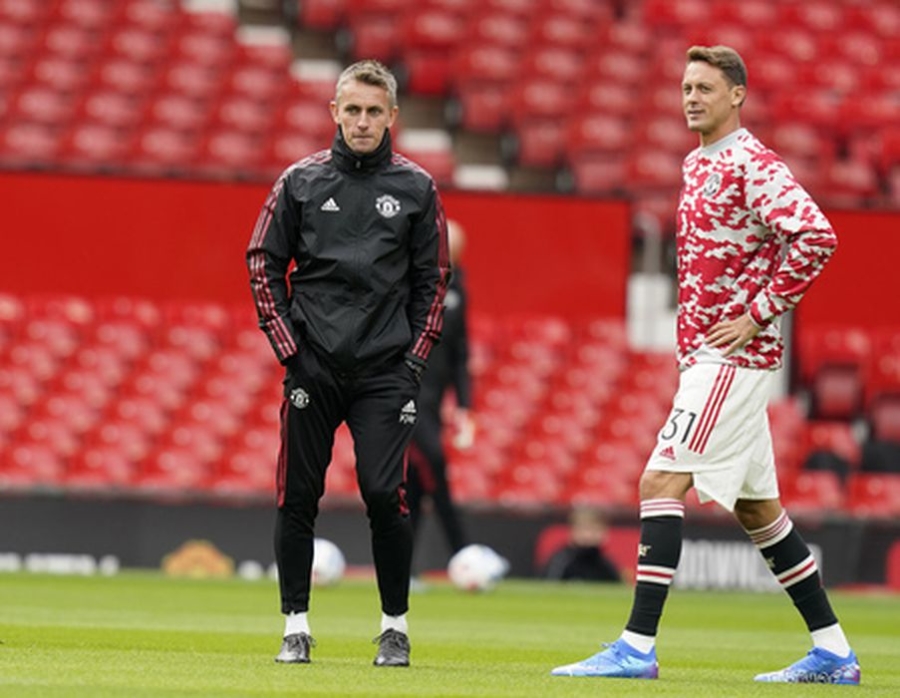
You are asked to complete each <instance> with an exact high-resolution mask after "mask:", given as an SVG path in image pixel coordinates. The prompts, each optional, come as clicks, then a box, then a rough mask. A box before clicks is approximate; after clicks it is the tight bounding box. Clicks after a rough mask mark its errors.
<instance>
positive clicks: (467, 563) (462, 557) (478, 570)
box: [447, 544, 509, 591]
mask: <svg viewBox="0 0 900 698" xmlns="http://www.w3.org/2000/svg"><path fill="white" fill-rule="evenodd" d="M508 571H509V562H508V561H507V560H506V559H505V558H503V557H501V556H500V555H498V554H497V553H496V552H495V551H494V550H493V549H491V548H489V547H488V546H486V545H480V544H474V545H467V546H466V547H465V548H463V549H462V550H460V551H459V552H457V553H456V554H455V555H454V556H453V557H451V558H450V563H449V564H448V565H447V575H448V576H449V577H450V581H451V582H453V584H454V586H456V587H457V588H458V589H462V590H463V591H490V590H491V589H493V588H494V587H495V586H496V585H497V584H498V582H500V580H501V579H503V577H504V576H505V575H506V573H507V572H508Z"/></svg>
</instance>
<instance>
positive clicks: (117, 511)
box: [0, 495, 900, 590]
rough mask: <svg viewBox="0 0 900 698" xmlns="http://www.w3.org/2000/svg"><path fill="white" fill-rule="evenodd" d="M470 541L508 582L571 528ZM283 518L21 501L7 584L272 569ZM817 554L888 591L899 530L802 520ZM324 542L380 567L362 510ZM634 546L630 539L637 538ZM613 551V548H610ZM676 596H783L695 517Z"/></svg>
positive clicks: (513, 525) (733, 537)
mask: <svg viewBox="0 0 900 698" xmlns="http://www.w3.org/2000/svg"><path fill="white" fill-rule="evenodd" d="M464 515H465V517H466V522H467V527H468V528H469V530H470V531H472V533H473V537H474V539H475V540H476V541H477V542H479V543H484V544H486V545H490V546H491V547H493V548H495V549H496V550H497V551H498V552H500V553H501V554H502V555H504V556H505V557H506V558H507V559H508V560H509V562H510V574H511V575H512V576H516V577H528V576H531V575H533V574H534V569H533V565H532V563H533V560H534V552H535V544H536V542H537V539H538V536H539V535H540V533H541V531H543V530H544V529H545V528H546V527H547V526H550V525H555V524H558V523H560V522H561V521H564V520H565V516H564V514H562V513H560V512H551V511H541V512H537V511H535V512H530V513H528V512H520V513H516V512H512V511H504V510H500V509H493V510H482V509H479V510H474V509H468V510H466V511H465V512H464ZM274 517H275V508H274V506H273V505H271V504H269V503H258V504H245V505H240V504H238V503H235V504H234V505H232V506H229V505H225V504H222V503H218V504H217V503H212V502H200V501H194V502H190V501H185V502H181V503H175V502H160V501H153V500H148V499H125V498H123V499H112V498H109V499H107V498H101V499H91V498H78V497H58V496H39V495H37V496H22V497H7V498H2V499H0V573H2V572H4V571H11V570H17V569H21V568H23V567H25V568H29V569H35V568H36V569H43V568H44V567H46V566H48V565H55V566H56V567H57V568H58V571H62V570H64V569H68V568H69V567H70V566H72V565H73V564H74V565H75V568H76V569H81V567H79V566H78V564H77V563H79V562H81V561H84V560H91V561H95V562H94V563H93V564H92V565H89V568H90V567H93V566H94V565H96V566H98V567H103V566H104V563H103V561H104V560H114V561H115V564H114V565H112V566H113V567H114V568H119V567H122V568H156V567H159V565H160V564H161V563H162V561H163V558H165V557H166V556H167V555H169V554H170V553H172V552H174V551H176V550H177V549H179V548H180V547H181V546H182V545H183V544H185V543H186V542H188V541H191V540H203V541H209V542H210V543H212V544H213V545H215V546H216V548H218V549H219V550H220V551H221V552H222V553H224V554H225V555H227V556H229V557H231V558H232V559H233V560H234V562H235V563H236V564H239V565H240V563H244V562H252V563H255V564H257V565H261V566H263V567H265V568H268V567H269V566H270V565H271V564H272V562H273V560H274V554H273V548H272V530H273V526H274ZM610 522H611V523H612V524H613V526H612V529H611V532H610V537H611V538H614V537H616V536H624V538H623V539H622V540H621V541H620V542H622V543H625V545H624V546H618V547H619V548H620V549H619V550H618V552H617V553H616V554H614V551H613V550H612V549H611V550H610V555H611V558H612V559H613V560H615V561H616V562H617V564H620V565H622V567H623V569H625V571H626V573H631V571H632V566H633V562H634V559H633V555H634V550H635V542H634V541H635V540H636V538H635V536H637V531H636V529H635V526H636V522H637V519H636V515H635V513H634V512H632V511H629V512H621V513H620V514H617V515H613V516H611V517H610ZM795 522H796V524H797V526H798V527H799V529H800V530H801V531H802V532H803V535H804V537H805V538H806V539H807V540H808V541H809V543H810V544H811V545H812V546H813V549H814V551H815V552H816V553H817V555H818V558H819V562H820V564H822V567H823V571H824V574H825V578H826V581H827V583H828V584H829V585H849V584H884V582H885V559H886V558H887V551H888V549H889V548H890V546H891V545H893V543H894V541H896V540H897V539H898V531H900V524H898V523H897V522H894V521H887V520H883V521H866V520H862V519H857V520H854V519H834V520H827V521H819V520H816V519H809V520H808V519H804V518H803V517H802V516H798V517H795ZM316 533H317V535H320V536H322V537H324V538H328V539H330V540H333V541H334V542H335V543H337V544H338V546H339V547H340V548H341V550H343V552H344V554H345V555H346V557H347V561H348V563H349V564H351V565H363V566H368V565H371V564H372V557H371V552H370V549H369V536H368V524H367V522H366V519H365V514H364V513H363V510H362V506H361V504H359V503H358V502H357V503H356V504H355V505H354V504H345V505H340V506H326V507H323V510H322V513H321V515H320V517H319V520H318V521H317V525H316ZM420 533H421V535H420V538H419V540H418V543H417V552H416V558H417V561H418V562H419V565H418V567H419V569H423V570H429V569H431V570H441V569H443V568H444V566H445V565H446V562H447V559H448V557H449V551H448V550H447V548H446V544H445V542H444V540H443V536H442V534H441V532H440V531H439V530H438V527H437V525H436V524H435V522H434V520H433V517H429V519H427V520H426V521H425V526H424V527H423V530H422V531H421V532H420ZM629 535H630V537H629ZM613 547H616V546H613ZM676 584H678V585H679V586H684V587H690V588H738V589H772V590H777V586H775V585H774V583H773V580H772V577H771V575H770V574H769V573H768V571H767V569H766V567H765V564H764V562H763V560H762V558H761V557H760V555H759V553H758V551H757V550H756V549H755V548H754V547H753V546H752V545H751V544H750V542H749V541H748V540H747V537H746V536H745V535H744V533H743V532H742V531H741V530H740V529H739V528H738V527H737V526H736V524H735V523H734V521H733V520H732V519H730V518H728V517H725V518H723V517H722V516H721V515H718V514H715V513H713V514H708V513H703V512H699V511H698V512H692V513H691V516H690V520H689V521H686V522H685V550H684V553H683V554H682V560H681V564H680V566H679V572H678V575H677V576H676Z"/></svg>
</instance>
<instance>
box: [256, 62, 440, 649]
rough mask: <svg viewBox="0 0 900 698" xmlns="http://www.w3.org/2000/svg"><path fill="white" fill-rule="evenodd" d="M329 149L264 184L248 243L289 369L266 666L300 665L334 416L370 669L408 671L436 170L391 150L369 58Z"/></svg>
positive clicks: (343, 103) (390, 118) (435, 263)
mask: <svg viewBox="0 0 900 698" xmlns="http://www.w3.org/2000/svg"><path fill="white" fill-rule="evenodd" d="M330 108H331V113H332V116H333V118H334V121H335V124H336V125H337V133H336V134H335V137H334V142H333V144H332V146H331V149H330V150H324V151H322V152H319V153H316V154H314V155H312V156H310V157H308V158H306V159H303V160H300V161H299V162H297V163H295V164H293V165H291V166H290V167H288V168H287V170H285V172H284V173H283V174H282V175H281V177H280V178H279V179H278V181H277V182H276V183H275V185H274V187H273V189H272V191H271V193H270V194H269V196H268V198H267V200H266V202H265V204H264V205H263V208H262V211H261V212H260V215H259V219H258V221H257V223H256V227H255V229H254V231H253V235H252V238H251V240H250V244H249V248H248V250H247V266H248V269H249V272H250V286H251V289H252V291H253V297H254V300H255V302H256V309H257V312H258V315H259V325H260V327H261V329H262V330H263V331H264V332H265V333H266V336H267V337H268V339H269V341H270V343H271V344H272V348H273V349H274V351H275V355H276V357H277V358H278V360H279V361H280V362H281V363H282V364H283V365H284V367H285V377H284V399H283V402H282V405H281V438H282V442H281V449H280V452H279V454H278V463H277V473H276V486H277V499H278V513H277V519H276V525H275V559H276V563H277V566H278V580H279V588H280V594H281V611H282V613H283V614H284V615H285V618H286V620H285V629H284V640H283V644H282V647H281V651H280V652H279V654H278V656H277V657H276V661H278V662H283V663H307V662H309V660H310V657H309V654H310V647H311V646H312V645H313V644H314V643H313V640H312V636H311V634H310V626H309V621H308V618H307V614H308V610H309V597H310V583H311V570H312V556H313V538H314V532H315V521H316V516H317V514H318V510H319V499H320V498H321V497H322V494H323V493H324V489H325V472H326V468H327V467H328V463H329V462H330V460H331V452H332V447H333V445H334V434H335V430H336V429H337V428H338V426H339V425H340V424H341V422H344V421H346V422H347V425H348V427H349V429H350V433H351V434H352V436H353V440H354V447H355V452H356V459H357V460H356V473H357V480H358V482H359V487H360V493H361V495H362V498H363V501H364V502H365V505H366V514H367V516H368V518H369V524H370V528H371V540H372V555H373V558H374V562H375V573H376V577H377V583H378V591H379V596H380V601H381V611H382V618H381V634H380V635H379V636H378V637H377V638H376V642H377V643H378V650H377V654H376V657H375V664H376V665H377V666H407V665H408V664H409V650H410V646H409V639H408V627H407V625H408V624H407V618H406V614H407V611H408V608H409V583H410V565H411V561H412V528H411V526H410V522H409V516H408V510H407V506H406V501H405V493H404V486H405V482H404V477H405V473H404V469H405V468H404V466H405V459H406V450H407V446H408V444H409V440H410V438H411V437H412V433H413V428H414V426H415V422H416V418H417V408H416V401H417V398H418V394H419V384H420V380H421V376H422V373H423V371H424V369H425V366H426V362H427V361H428V358H429V355H430V353H431V348H432V347H433V346H434V345H435V344H437V342H438V341H439V339H440V332H441V325H442V318H443V309H444V294H445V292H446V288H447V283H448V277H449V274H450V266H449V258H448V251H447V231H446V221H445V219H444V213H443V208H442V205H441V200H440V196H439V194H438V191H437V189H436V187H435V184H434V181H433V179H432V178H431V177H430V176H429V175H428V173H427V172H425V171H424V170H422V169H421V168H420V167H418V166H416V165H414V164H413V163H411V162H409V161H408V160H406V159H405V158H403V157H402V156H399V155H397V154H395V153H394V152H393V149H392V145H391V134H390V127H391V126H392V125H393V123H394V120H395V119H396V117H397V113H398V106H397V82H396V79H395V78H394V76H393V75H392V74H391V72H390V71H389V70H388V69H387V68H385V67H384V66H383V65H382V64H380V63H378V62H377V61H360V62H358V63H354V64H353V65H351V66H350V67H348V68H347V69H346V70H344V72H343V73H342V74H341V76H340V77H339V78H338V81H337V85H336V89H335V98H334V101H332V102H331V104H330Z"/></svg>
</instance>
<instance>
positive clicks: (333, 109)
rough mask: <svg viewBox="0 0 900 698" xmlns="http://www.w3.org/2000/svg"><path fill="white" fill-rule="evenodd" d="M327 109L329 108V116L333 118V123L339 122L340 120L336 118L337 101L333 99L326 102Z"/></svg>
mask: <svg viewBox="0 0 900 698" xmlns="http://www.w3.org/2000/svg"><path fill="white" fill-rule="evenodd" d="M328 109H330V110H331V118H332V119H333V120H334V123H336V124H339V123H340V121H339V120H338V105H337V102H335V101H334V100H332V101H331V102H329V103H328Z"/></svg>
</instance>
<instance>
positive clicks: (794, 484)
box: [781, 470, 844, 514]
mask: <svg viewBox="0 0 900 698" xmlns="http://www.w3.org/2000/svg"><path fill="white" fill-rule="evenodd" d="M781 498H782V502H783V503H784V505H785V507H786V508H787V509H788V510H789V511H792V512H799V511H802V512H803V513H806V514H825V513H835V512H840V511H841V510H842V509H843V506H844V490H843V486H842V484H841V480H840V477H839V476H838V474H837V473H835V472H832V471H828V470H817V471H808V472H800V473H797V474H796V475H795V476H794V477H793V478H789V479H788V480H787V482H782V487H781Z"/></svg>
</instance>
